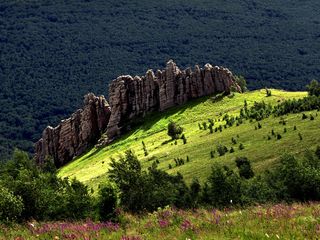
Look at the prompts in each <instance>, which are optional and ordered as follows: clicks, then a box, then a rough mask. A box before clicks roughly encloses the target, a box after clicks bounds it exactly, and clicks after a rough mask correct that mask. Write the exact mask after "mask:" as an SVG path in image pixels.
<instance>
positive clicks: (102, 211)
mask: <svg viewBox="0 0 320 240" xmlns="http://www.w3.org/2000/svg"><path fill="white" fill-rule="evenodd" d="M117 200H118V197H117V192H116V190H115V188H114V187H113V186H112V185H111V184H107V185H105V186H103V187H101V188H100V189H99V195H98V209H99V216H100V219H101V220H103V221H105V220H112V219H113V218H115V216H116V215H115V210H116V207H117Z"/></svg>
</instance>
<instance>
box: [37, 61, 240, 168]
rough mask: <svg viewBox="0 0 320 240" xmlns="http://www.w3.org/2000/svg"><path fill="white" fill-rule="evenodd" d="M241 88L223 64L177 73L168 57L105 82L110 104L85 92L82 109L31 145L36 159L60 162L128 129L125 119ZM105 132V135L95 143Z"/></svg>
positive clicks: (49, 129) (50, 128)
mask: <svg viewBox="0 0 320 240" xmlns="http://www.w3.org/2000/svg"><path fill="white" fill-rule="evenodd" d="M232 89H233V90H234V91H238V92H241V89H240V87H239V86H238V85H237V84H236V81H235V78H234V76H233V75H232V73H231V72H230V71H229V70H228V69H227V68H223V67H217V66H216V67H212V66H211V65H210V64H206V65H205V67H204V69H202V68H200V67H199V66H198V65H196V66H195V69H194V70H192V69H191V68H187V69H185V70H183V71H181V70H180V69H179V68H178V67H177V66H176V64H175V63H174V62H173V61H172V60H170V61H169V62H168V63H167V66H166V68H165V69H164V70H162V71H161V70H157V71H156V73H154V72H153V71H152V70H148V71H147V73H146V75H145V76H141V77H139V76H135V77H132V76H129V75H125V76H120V77H118V78H117V79H116V80H114V81H112V83H111V84H110V85H109V103H110V107H109V105H108V103H107V102H106V100H105V99H104V97H96V96H94V95H93V94H88V95H86V96H85V101H84V108H83V109H80V110H78V111H76V112H75V113H74V114H73V115H72V116H71V117H70V118H69V119H67V120H63V121H61V123H60V124H59V125H58V126H57V127H55V128H52V127H50V126H49V127H47V128H46V129H45V130H44V132H43V135H42V139H40V140H39V141H38V142H37V143H36V145H35V152H36V155H35V157H36V161H37V162H38V163H39V164H42V163H43V162H44V161H45V158H46V157H48V156H51V157H53V159H54V161H55V164H56V166H58V167H59V166H62V165H63V164H65V163H66V162H68V161H70V160H72V159H73V158H74V157H75V156H79V155H80V154H82V153H83V152H84V151H86V150H87V148H88V147H89V146H93V145H94V144H95V143H97V145H96V147H102V146H104V145H106V144H108V143H110V142H111V141H112V140H113V139H114V138H116V137H117V136H119V135H120V134H121V133H122V132H123V130H125V129H127V128H128V124H129V122H130V121H131V120H132V119H134V118H137V117H143V116H145V114H146V113H149V112H153V111H164V110H166V109H168V108H170V107H172V106H175V105H181V104H183V103H185V102H187V101H188V100H190V99H193V98H198V97H201V96H205V95H209V94H213V93H220V92H226V93H229V92H230V91H231V90H232ZM105 130H106V132H105V134H104V135H103V136H104V137H103V138H102V139H100V140H99V141H98V139H99V138H100V136H101V135H102V133H104V131H105Z"/></svg>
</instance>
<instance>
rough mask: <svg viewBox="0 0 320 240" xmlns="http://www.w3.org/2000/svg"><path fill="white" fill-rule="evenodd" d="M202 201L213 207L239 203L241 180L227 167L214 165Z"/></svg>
mask: <svg viewBox="0 0 320 240" xmlns="http://www.w3.org/2000/svg"><path fill="white" fill-rule="evenodd" d="M203 198H204V201H206V202H207V203H209V204H210V205H212V206H214V207H223V206H228V205H230V204H232V203H234V204H238V203H240V202H241V179H240V178H239V176H238V175H237V174H235V173H234V172H233V171H232V170H230V169H229V168H227V167H221V166H219V165H215V166H214V167H213V168H212V171H211V174H210V176H209V178H208V180H207V182H206V185H205V187H204V191H203Z"/></svg>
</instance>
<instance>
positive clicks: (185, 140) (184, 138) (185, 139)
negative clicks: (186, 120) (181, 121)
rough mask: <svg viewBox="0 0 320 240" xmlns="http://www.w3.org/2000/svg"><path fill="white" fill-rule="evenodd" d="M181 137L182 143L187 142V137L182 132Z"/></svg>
mask: <svg viewBox="0 0 320 240" xmlns="http://www.w3.org/2000/svg"><path fill="white" fill-rule="evenodd" d="M181 139H182V141H183V144H187V138H186V136H185V135H184V134H182V136H181Z"/></svg>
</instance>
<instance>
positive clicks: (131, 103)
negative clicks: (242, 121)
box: [107, 60, 241, 140]
mask: <svg viewBox="0 0 320 240" xmlns="http://www.w3.org/2000/svg"><path fill="white" fill-rule="evenodd" d="M232 87H233V88H234V89H235V90H236V91H239V92H240V91H241V89H240V87H239V86H238V85H237V84H236V83H235V79H234V76H233V75H232V73H231V72H230V71H229V70H228V69H226V68H223V67H217V66H216V67H212V66H211V65H210V64H206V65H205V67H204V69H202V68H200V67H199V66H198V65H196V66H195V69H194V70H192V69H191V68H187V69H185V70H183V71H182V70H180V69H179V68H178V67H177V66H176V64H175V63H174V62H173V61H172V60H170V61H169V62H168V63H167V66H166V68H165V69H164V70H162V71H161V70H157V71H156V73H154V72H153V71H152V70H148V71H147V73H146V75H145V76H142V77H138V76H135V77H131V76H128V75H126V76H120V77H118V78H117V79H116V80H114V81H113V82H112V83H111V84H110V86H109V103H110V107H111V116H110V120H109V124H108V128H107V135H108V138H109V139H110V140H112V139H113V138H114V137H116V136H118V135H120V134H121V130H122V128H123V127H124V126H126V123H127V122H128V121H129V120H131V119H133V118H135V117H137V116H142V117H143V116H144V115H145V114H146V113H148V112H152V111H163V110H166V109H168V108H170V107H172V106H176V105H181V104H183V103H185V102H187V101H188V100H190V99H193V98H198V97H202V96H205V95H209V94H213V93H218V92H226V93H229V92H230V91H231V88H232Z"/></svg>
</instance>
